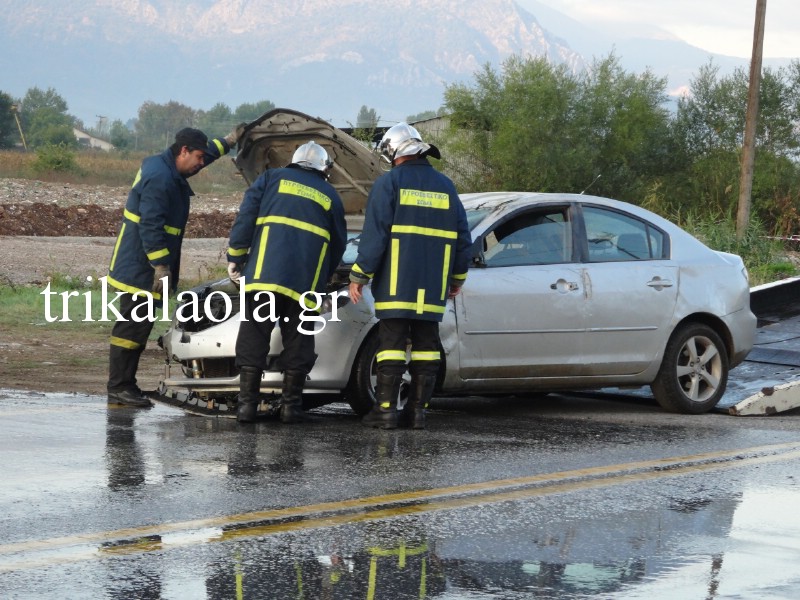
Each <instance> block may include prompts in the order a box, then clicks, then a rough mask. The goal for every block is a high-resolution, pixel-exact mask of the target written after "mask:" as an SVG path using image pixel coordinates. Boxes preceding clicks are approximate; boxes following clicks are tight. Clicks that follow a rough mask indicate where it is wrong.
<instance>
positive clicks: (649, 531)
mask: <svg viewBox="0 0 800 600" xmlns="http://www.w3.org/2000/svg"><path fill="white" fill-rule="evenodd" d="M798 503H800V493H798V491H797V490H793V489H788V490H787V489H785V488H780V489H768V490H763V489H762V490H747V491H745V492H744V493H743V494H742V495H741V496H740V497H737V498H734V499H724V498H723V499H720V498H704V499H701V500H699V501H692V502H689V503H687V502H685V501H682V500H680V499H673V500H668V501H667V502H660V503H659V504H661V505H662V507H661V508H658V509H656V510H653V509H648V508H642V509H639V510H627V511H611V512H613V513H614V514H608V512H607V511H605V510H602V509H601V510H598V511H597V514H590V515H586V516H584V517H582V518H569V519H564V518H559V519H553V520H552V521H550V522H547V519H545V524H542V520H539V521H536V522H530V523H528V522H525V520H524V519H522V521H520V520H517V521H516V522H515V521H514V517H516V516H518V515H519V514H520V512H521V511H520V508H524V509H526V510H531V509H534V505H533V504H529V503H520V504H516V503H508V504H506V505H504V506H495V507H492V508H491V509H490V510H492V511H493V512H499V513H501V514H499V515H498V514H493V515H492V516H491V518H490V519H488V521H489V522H493V523H502V522H505V523H506V525H505V526H500V527H496V528H494V529H493V530H489V531H486V530H483V529H482V527H481V526H480V525H479V524H477V522H476V527H475V528H474V530H472V531H470V528H469V527H465V526H464V524H463V523H460V524H458V523H449V525H450V526H452V527H453V529H452V531H450V532H448V533H441V531H442V529H443V528H442V523H439V524H438V525H435V526H432V524H431V523H429V522H428V520H427V519H419V518H416V517H413V518H401V519H395V520H390V521H384V522H380V523H378V522H373V523H370V524H368V525H366V524H365V525H363V526H361V527H359V526H357V525H348V526H346V527H344V528H333V529H331V530H328V531H325V530H317V531H316V532H314V533H310V532H309V533H307V534H290V535H286V536H276V537H273V536H270V537H267V538H260V539H256V540H249V541H247V542H245V543H242V544H237V545H236V548H237V552H239V553H240V554H238V556H239V558H238V559H237V561H235V562H230V561H226V560H223V561H222V564H219V563H217V566H216V568H215V570H214V573H213V575H212V576H211V577H209V578H207V580H206V586H207V594H208V596H207V597H220V594H221V595H223V596H224V595H226V594H228V593H229V592H230V593H234V592H235V591H236V590H237V589H238V590H239V591H240V593H242V597H257V596H258V592H259V590H261V591H263V590H264V589H265V587H264V586H265V585H268V586H269V589H271V590H272V591H275V592H276V593H278V592H279V594H278V595H279V596H280V597H284V595H285V597H291V596H297V594H300V593H302V594H305V597H317V598H319V597H327V598H353V597H364V598H426V597H427V598H442V599H451V598H453V599H455V598H527V597H537V598H610V597H613V598H647V600H657V599H661V598H663V599H670V600H672V599H674V598H726V597H741V598H747V597H751V598H755V597H765V595H771V597H783V598H789V597H797V591H798V589H800V568H798V567H797V557H798V551H800V520H798V519H797V517H796V516H795V514H794V512H793V509H794V507H796V506H798ZM475 510H478V509H475ZM480 510H481V511H484V513H485V511H486V510H487V508H486V507H483V508H482V509H480ZM504 512H505V513H506V514H505V515H504V514H502V513H504ZM484 516H486V515H485V514H484ZM504 516H505V517H508V518H507V519H506V520H505V521H504V520H503V517H504ZM498 517H499V518H498ZM562 517H563V515H562ZM458 520H459V517H456V518H455V521H458ZM445 521H447V519H445ZM431 531H440V533H437V534H435V535H434V534H433V533H430V532H431ZM356 540H360V542H361V544H360V547H359V548H357V549H353V546H352V545H353V543H354V542H355V541H356ZM348 547H350V550H348V549H347V548H348ZM331 548H336V549H335V551H333V550H331ZM267 582H269V583H267ZM276 586H277V587H276ZM765 590H769V593H768V594H767V593H766V592H765ZM776 590H777V591H778V595H777V596H774V594H775V592H776ZM276 597H277V596H276Z"/></svg>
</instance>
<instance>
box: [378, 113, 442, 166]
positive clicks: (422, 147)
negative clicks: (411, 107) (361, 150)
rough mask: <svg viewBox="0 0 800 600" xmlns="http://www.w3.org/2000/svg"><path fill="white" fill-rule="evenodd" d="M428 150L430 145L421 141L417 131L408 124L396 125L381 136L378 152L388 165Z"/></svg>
mask: <svg viewBox="0 0 800 600" xmlns="http://www.w3.org/2000/svg"><path fill="white" fill-rule="evenodd" d="M429 149H430V144H426V143H425V142H423V141H422V137H421V136H420V134H419V131H417V130H416V129H414V128H413V127H412V126H411V125H409V124H408V123H398V124H397V125H394V126H392V127H390V128H389V129H387V130H386V133H384V134H383V138H382V139H381V143H380V144H378V150H379V151H380V153H381V157H382V158H384V159H386V160H388V161H389V163H392V162H394V160H395V159H397V158H400V157H401V156H414V155H415V154H420V153H421V152H425V151H427V150H429Z"/></svg>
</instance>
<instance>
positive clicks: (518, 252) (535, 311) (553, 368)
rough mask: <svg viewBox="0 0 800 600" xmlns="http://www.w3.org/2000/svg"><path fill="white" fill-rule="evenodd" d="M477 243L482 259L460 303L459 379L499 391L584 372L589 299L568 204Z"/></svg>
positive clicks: (510, 222) (524, 217)
mask: <svg viewBox="0 0 800 600" xmlns="http://www.w3.org/2000/svg"><path fill="white" fill-rule="evenodd" d="M477 244H479V245H480V257H479V259H478V265H477V266H475V267H474V268H472V269H470V272H469V277H468V279H467V285H465V286H464V289H463V291H462V292H461V294H460V295H459V296H457V297H456V304H455V307H456V319H457V328H458V339H459V353H458V354H459V375H460V377H461V379H462V380H470V381H471V382H472V383H471V386H472V387H479V385H480V384H479V381H480V380H491V381H492V384H491V385H492V387H493V388H495V389H500V388H502V387H503V383H504V382H505V383H506V384H507V385H511V384H513V382H514V381H517V380H519V379H524V378H531V377H555V376H564V375H570V374H572V373H575V372H579V371H580V370H581V369H582V367H581V366H580V364H579V359H578V358H577V356H578V355H579V348H580V345H581V343H582V339H583V337H584V321H585V317H584V310H585V299H584V285H583V281H582V272H581V271H582V269H581V266H580V265H579V264H576V263H574V262H573V255H574V251H573V234H572V221H571V220H570V219H569V208H568V207H567V206H560V207H549V208H545V209H537V210H527V211H524V212H521V213H516V214H514V215H512V216H511V218H509V219H506V220H504V221H503V222H500V223H497V224H495V225H494V226H493V227H491V228H490V229H489V230H488V231H487V232H486V233H485V234H483V235H482V236H481V238H480V239H479V240H477Z"/></svg>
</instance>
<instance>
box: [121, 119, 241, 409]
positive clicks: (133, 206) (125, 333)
mask: <svg viewBox="0 0 800 600" xmlns="http://www.w3.org/2000/svg"><path fill="white" fill-rule="evenodd" d="M240 132H241V127H240V128H237V129H236V131H233V132H231V133H229V134H228V135H227V136H225V138H223V139H214V140H211V141H210V142H209V140H208V138H207V137H206V135H205V134H204V133H203V132H202V131H200V130H199V129H192V128H188V127H187V128H185V129H181V130H180V131H179V132H178V133H177V134H176V135H175V142H174V143H173V144H172V145H171V146H170V147H169V148H168V149H167V150H165V151H164V152H163V153H161V154H158V155H155V156H150V157H148V158H145V159H144V161H143V162H142V167H141V168H140V169H139V172H138V173H137V174H136V179H135V180H134V182H133V186H131V191H130V192H129V193H128V200H127V202H126V204H125V210H124V212H123V218H122V225H121V227H120V230H119V235H118V236H117V242H116V244H115V245H114V251H113V253H112V256H111V264H110V266H109V271H108V283H109V285H111V286H113V287H115V288H116V289H118V290H120V291H121V292H123V295H122V296H121V298H120V310H119V312H120V315H121V316H122V319H120V320H118V321H117V322H116V323H115V324H114V327H113V329H112V331H111V351H110V357H109V375H108V384H107V389H108V402H109V403H110V404H123V405H125V406H134V407H143V408H146V407H150V406H152V402H151V401H150V400H149V399H148V398H147V397H146V396H144V395H143V394H142V391H141V390H140V389H139V387H138V386H137V384H136V372H137V370H138V368H139V357H140V356H141V354H142V352H143V351H144V348H145V345H146V344H147V338H148V337H149V336H150V332H151V331H152V329H153V324H154V323H153V321H151V320H150V319H148V318H142V315H140V314H139V311H142V310H143V309H144V307H142V308H140V309H139V311H137V307H139V306H140V305H143V304H146V303H147V302H148V298H147V294H146V293H145V292H148V293H150V294H152V299H154V300H157V301H162V302H163V299H164V297H166V295H167V294H168V293H169V291H170V290H173V291H174V290H175V289H176V287H177V285H178V275H179V271H180V262H181V244H182V243H183V234H184V228H185V227H186V221H187V219H188V218H189V200H190V198H191V197H192V196H193V195H194V192H193V191H192V188H191V187H189V183H188V182H187V181H186V180H187V178H188V177H191V176H192V175H194V174H195V173H197V172H198V171H199V170H200V169H202V168H203V167H204V166H207V165H209V164H211V163H212V162H214V161H215V160H217V159H218V158H219V157H220V156H222V155H224V154H227V153H228V152H229V151H230V149H231V147H232V146H233V145H235V144H236V142H237V139H238V136H239V133H240ZM164 278H166V279H164ZM165 281H166V282H167V284H168V285H167V286H166V287H165V286H164V282H165Z"/></svg>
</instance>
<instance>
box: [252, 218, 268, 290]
mask: <svg viewBox="0 0 800 600" xmlns="http://www.w3.org/2000/svg"><path fill="white" fill-rule="evenodd" d="M268 236H269V227H264V229H262V230H261V239H260V240H259V242H258V259H257V260H256V272H255V273H254V275H253V277H255V278H256V279H260V278H261V270H262V268H263V267H264V253H265V251H266V249H267V237H268Z"/></svg>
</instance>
